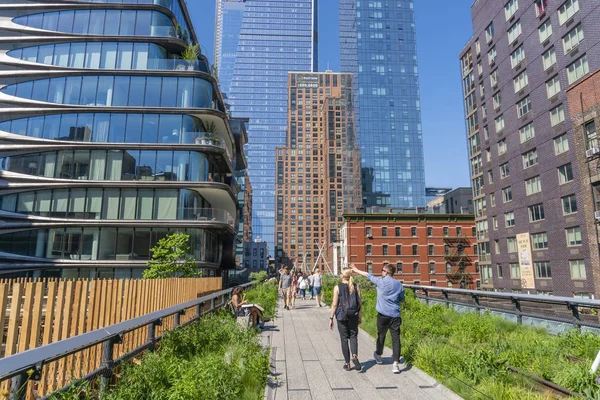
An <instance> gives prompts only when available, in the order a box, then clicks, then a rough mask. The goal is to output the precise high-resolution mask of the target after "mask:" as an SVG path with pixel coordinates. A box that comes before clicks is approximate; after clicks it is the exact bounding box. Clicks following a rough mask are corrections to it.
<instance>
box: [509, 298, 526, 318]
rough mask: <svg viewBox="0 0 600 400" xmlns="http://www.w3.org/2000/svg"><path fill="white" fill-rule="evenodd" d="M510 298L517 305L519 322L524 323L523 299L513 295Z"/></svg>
mask: <svg viewBox="0 0 600 400" xmlns="http://www.w3.org/2000/svg"><path fill="white" fill-rule="evenodd" d="M510 300H511V301H512V302H513V304H514V305H515V313H516V314H517V323H518V324H523V315H522V314H523V311H522V310H521V300H519V299H517V298H514V297H511V298H510Z"/></svg>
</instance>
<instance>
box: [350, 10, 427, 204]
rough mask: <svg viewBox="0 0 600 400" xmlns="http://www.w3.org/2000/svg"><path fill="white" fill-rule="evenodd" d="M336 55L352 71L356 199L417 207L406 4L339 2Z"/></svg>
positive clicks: (416, 116) (415, 120)
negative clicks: (358, 185)
mask: <svg viewBox="0 0 600 400" xmlns="http://www.w3.org/2000/svg"><path fill="white" fill-rule="evenodd" d="M340 59H341V70H342V72H351V73H354V74H355V76H356V77H357V79H355V97H356V98H355V113H354V115H355V120H356V123H357V130H356V132H357V135H358V136H359V139H360V147H361V157H362V162H361V164H362V174H361V175H362V184H363V205H365V206H367V207H369V206H384V207H416V206H423V205H425V168H424V161H423V137H422V132H421V104H420V99H419V81H418V79H419V77H418V72H417V46H416V31H415V21H414V10H413V2H412V1H411V0H396V1H393V2H392V1H390V2H388V1H356V0H340Z"/></svg>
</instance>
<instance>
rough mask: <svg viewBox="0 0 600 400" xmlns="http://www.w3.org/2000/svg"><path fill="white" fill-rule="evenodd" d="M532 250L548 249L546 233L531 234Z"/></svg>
mask: <svg viewBox="0 0 600 400" xmlns="http://www.w3.org/2000/svg"><path fill="white" fill-rule="evenodd" d="M531 242H532V246H533V250H544V249H547V248H548V234H547V233H546V232H540V233H533V234H531Z"/></svg>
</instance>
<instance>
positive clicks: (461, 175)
mask: <svg viewBox="0 0 600 400" xmlns="http://www.w3.org/2000/svg"><path fill="white" fill-rule="evenodd" d="M392 1H393V0H392ZM472 3H473V0H452V1H441V0H416V1H415V20H416V27H417V52H418V59H419V83H420V87H421V112H422V119H423V144H424V147H425V183H426V185H427V186H428V187H449V188H455V187H460V186H470V180H469V170H468V165H469V159H468V155H467V139H466V134H465V118H464V109H463V101H462V99H463V97H462V89H461V76H460V64H459V57H458V56H459V53H460V51H461V50H462V48H463V47H464V45H465V44H466V43H467V41H468V40H469V38H470V37H471V35H472V28H471V9H470V7H471V4H472ZM187 5H188V8H189V10H190V14H191V16H192V20H193V23H194V28H195V30H196V35H197V36H198V38H199V40H200V45H201V49H202V52H203V53H204V54H206V55H207V56H208V59H209V60H210V61H211V62H212V61H213V60H214V55H213V52H214V40H215V39H214V29H215V0H188V1H187ZM337 11H338V0H320V1H319V70H320V71H325V70H326V69H331V70H333V71H339V67H340V60H339V53H340V52H339V32H338V28H339V27H338V22H339V18H338V15H337ZM440 28H442V29H440Z"/></svg>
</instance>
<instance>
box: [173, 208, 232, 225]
mask: <svg viewBox="0 0 600 400" xmlns="http://www.w3.org/2000/svg"><path fill="white" fill-rule="evenodd" d="M177 219H181V220H197V221H213V222H221V223H224V224H229V225H230V226H232V227H235V218H233V216H232V215H231V214H230V213H229V212H228V211H226V210H222V209H219V208H193V207H180V208H178V209H177Z"/></svg>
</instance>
